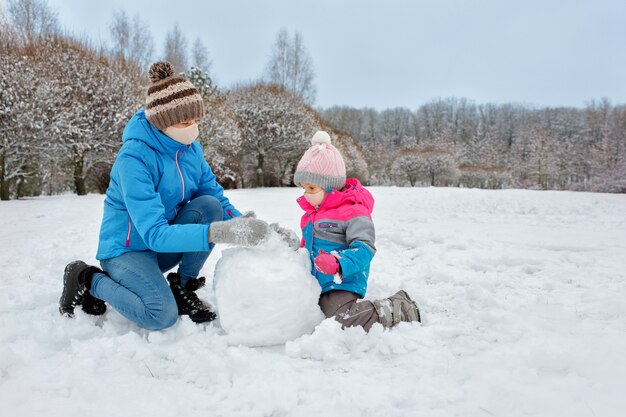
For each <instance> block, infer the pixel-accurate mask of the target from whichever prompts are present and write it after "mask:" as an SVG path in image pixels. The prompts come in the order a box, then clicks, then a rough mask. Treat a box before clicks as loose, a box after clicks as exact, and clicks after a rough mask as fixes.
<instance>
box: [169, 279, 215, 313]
mask: <svg viewBox="0 0 626 417" xmlns="http://www.w3.org/2000/svg"><path fill="white" fill-rule="evenodd" d="M167 280H168V281H169V283H170V289H171V290H172V293H173V294H174V298H175V299H176V305H177V306H178V315H179V316H183V315H188V316H189V317H190V318H191V320H193V321H194V322H195V323H205V322H209V321H213V320H215V318H216V317H217V316H216V315H215V313H213V312H212V311H211V310H210V309H209V307H208V306H207V305H206V304H204V303H203V302H202V300H200V299H199V298H198V295H197V294H196V293H195V291H196V290H197V289H199V288H202V287H203V286H204V284H205V281H206V280H205V279H204V277H201V278H198V279H191V280H189V282H187V285H186V286H185V287H184V288H183V286H182V285H181V283H180V275H178V274H177V273H175V272H170V273H169V274H168V275H167Z"/></svg>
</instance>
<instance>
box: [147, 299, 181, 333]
mask: <svg viewBox="0 0 626 417" xmlns="http://www.w3.org/2000/svg"><path fill="white" fill-rule="evenodd" d="M176 320H178V306H177V305H176V301H175V300H174V298H173V297H172V299H171V300H168V301H167V302H163V303H162V304H161V305H160V306H159V307H158V308H148V307H146V318H145V322H144V323H143V326H142V327H144V328H146V329H148V330H163V329H167V328H168V327H171V326H173V325H174V323H176Z"/></svg>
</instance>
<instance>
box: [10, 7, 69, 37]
mask: <svg viewBox="0 0 626 417" xmlns="http://www.w3.org/2000/svg"><path fill="white" fill-rule="evenodd" d="M6 12H7V17H8V20H9V23H11V24H12V26H13V27H14V29H15V33H16V36H17V37H18V39H19V41H21V42H25V43H31V42H33V41H34V40H36V39H37V38H38V37H40V36H51V35H55V34H58V33H59V19H58V17H57V12H56V11H55V10H53V9H52V8H51V7H50V6H49V5H48V1H47V0H7V8H6Z"/></svg>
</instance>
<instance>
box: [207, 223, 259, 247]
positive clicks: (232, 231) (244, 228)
mask: <svg viewBox="0 0 626 417" xmlns="http://www.w3.org/2000/svg"><path fill="white" fill-rule="evenodd" d="M269 235H270V227H269V225H268V224H267V223H266V222H264V221H263V220H258V219H255V218H251V217H235V218H234V219H231V220H225V221H221V222H214V223H211V226H210V229H209V241H210V242H213V243H228V244H231V245H240V246H256V245H259V244H261V243H263V242H264V241H265V240H266V239H267V238H268V237H269Z"/></svg>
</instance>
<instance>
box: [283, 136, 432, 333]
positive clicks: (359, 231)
mask: <svg viewBox="0 0 626 417" xmlns="http://www.w3.org/2000/svg"><path fill="white" fill-rule="evenodd" d="M311 142H312V144H313V146H312V147H311V148H309V149H308V150H307V151H306V152H305V153H304V156H303V157H302V159H301V160H300V162H299V163H298V166H297V168H296V173H295V176H294V182H295V184H296V185H298V186H300V187H302V188H303V189H304V195H303V196H301V197H299V198H298V200H297V201H298V204H300V206H301V207H302V209H303V210H304V212H305V213H304V215H303V216H302V220H301V222H300V226H301V228H302V241H301V247H306V248H307V250H308V251H309V254H310V256H311V261H312V270H311V272H312V273H313V275H314V276H315V277H316V278H317V280H318V282H319V284H320V286H321V287H322V295H321V296H320V301H319V305H320V307H321V309H322V311H323V312H324V314H325V315H326V317H335V319H336V320H337V321H339V322H340V323H341V324H342V325H343V326H344V327H350V326H362V327H363V328H364V329H365V330H366V331H369V329H370V328H371V327H372V325H373V324H374V323H381V324H382V325H383V326H384V327H393V326H395V325H396V324H398V323H399V322H401V321H409V322H410V321H420V313H419V309H418V308H417V305H416V304H415V302H413V300H411V298H410V297H409V295H408V294H407V293H406V292H405V291H402V290H401V291H398V292H397V293H395V294H394V295H392V296H391V297H389V298H385V299H382V300H375V301H370V300H361V301H359V300H360V299H362V298H363V297H364V296H365V292H366V290H367V279H368V276H369V270H370V263H371V261H372V258H373V257H374V254H375V253H376V247H375V246H374V239H375V231H374V223H372V217H371V215H372V209H373V207H374V198H373V197H372V195H371V194H370V193H369V191H367V190H366V189H365V188H363V186H362V185H361V183H360V182H359V181H358V180H357V179H354V178H348V179H346V167H345V164H344V161H343V158H342V157H341V154H340V153H339V151H338V150H337V148H335V147H334V146H333V145H332V144H331V140H330V136H329V135H328V133H326V132H324V131H318V132H317V133H316V134H315V135H314V136H313V138H312V139H311Z"/></svg>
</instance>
